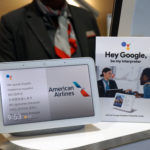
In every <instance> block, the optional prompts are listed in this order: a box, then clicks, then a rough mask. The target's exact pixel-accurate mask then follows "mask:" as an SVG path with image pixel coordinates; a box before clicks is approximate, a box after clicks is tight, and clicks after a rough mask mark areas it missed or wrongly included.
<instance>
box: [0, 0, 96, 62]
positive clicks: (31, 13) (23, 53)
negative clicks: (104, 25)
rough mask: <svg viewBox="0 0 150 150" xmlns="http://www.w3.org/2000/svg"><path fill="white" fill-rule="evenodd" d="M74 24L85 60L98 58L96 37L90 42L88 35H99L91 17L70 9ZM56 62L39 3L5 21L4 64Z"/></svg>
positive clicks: (1, 32)
mask: <svg viewBox="0 0 150 150" xmlns="http://www.w3.org/2000/svg"><path fill="white" fill-rule="evenodd" d="M69 9H70V12H71V15H72V23H73V26H74V29H75V33H76V37H77V40H78V43H79V47H80V50H81V54H82V56H83V57H88V56H90V57H93V58H94V56H95V37H90V38H88V37H87V36H86V32H87V31H91V30H92V31H94V32H95V33H96V35H99V31H98V28H97V25H96V21H95V19H94V17H93V16H92V15H91V13H89V12H87V11H85V10H83V9H81V8H77V7H74V6H70V5H69ZM53 58H56V55H55V53H54V43H52V41H50V38H49V36H48V32H47V30H46V27H45V24H44V22H43V20H42V17H41V13H40V11H39V9H38V8H37V6H36V3H35V2H32V3H31V4H29V5H27V6H25V7H23V8H20V9H18V10H15V11H13V12H11V13H8V14H7V15H5V16H3V17H2V18H1V23H0V61H22V60H39V59H53Z"/></svg>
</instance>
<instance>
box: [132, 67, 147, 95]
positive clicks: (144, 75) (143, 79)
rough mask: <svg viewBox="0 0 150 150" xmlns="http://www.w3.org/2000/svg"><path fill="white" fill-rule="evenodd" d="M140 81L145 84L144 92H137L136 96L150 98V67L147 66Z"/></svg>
mask: <svg viewBox="0 0 150 150" xmlns="http://www.w3.org/2000/svg"><path fill="white" fill-rule="evenodd" d="M140 83H141V85H144V87H143V91H144V93H143V94H141V93H138V92H135V96H136V97H137V98H139V97H143V98H150V68H145V69H144V70H143V72H142V74H141V77H140Z"/></svg>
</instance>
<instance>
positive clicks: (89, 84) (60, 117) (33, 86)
mask: <svg viewBox="0 0 150 150" xmlns="http://www.w3.org/2000/svg"><path fill="white" fill-rule="evenodd" d="M0 92H1V93H0V133H13V134H14V133H16V134H18V135H26V134H27V135H28V133H30V134H32V133H33V134H34V133H35V134H36V133H40V132H41V131H43V132H45V133H47V132H48V130H52V131H57V130H58V131H59V130H60V131H61V129H65V128H68V127H71V128H72V129H73V128H74V127H75V128H76V127H81V126H83V125H85V124H90V123H94V122H98V121H100V102H99V97H98V90H97V81H96V73H95V65H94V61H93V60H92V59H91V58H74V59H59V60H58V59H57V60H38V61H22V62H7V63H0Z"/></svg>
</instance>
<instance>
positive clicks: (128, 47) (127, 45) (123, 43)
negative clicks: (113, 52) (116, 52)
mask: <svg viewBox="0 0 150 150" xmlns="http://www.w3.org/2000/svg"><path fill="white" fill-rule="evenodd" d="M121 45H122V46H123V47H126V50H130V45H131V44H127V43H126V42H122V43H121Z"/></svg>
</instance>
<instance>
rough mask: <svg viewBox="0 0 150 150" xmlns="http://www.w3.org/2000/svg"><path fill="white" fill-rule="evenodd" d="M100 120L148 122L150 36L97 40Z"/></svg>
mask: <svg viewBox="0 0 150 150" xmlns="http://www.w3.org/2000/svg"><path fill="white" fill-rule="evenodd" d="M96 70H97V83H98V91H99V97H100V101H101V103H102V121H125V122H150V115H149V114H150V37H97V39H96Z"/></svg>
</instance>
